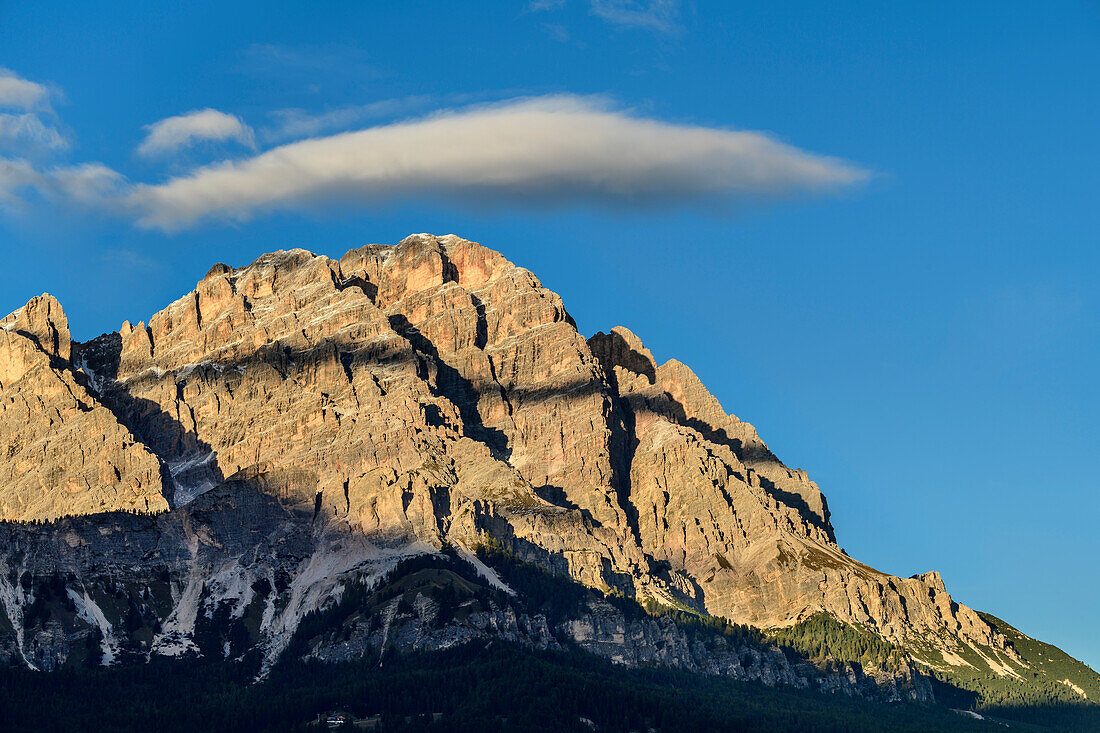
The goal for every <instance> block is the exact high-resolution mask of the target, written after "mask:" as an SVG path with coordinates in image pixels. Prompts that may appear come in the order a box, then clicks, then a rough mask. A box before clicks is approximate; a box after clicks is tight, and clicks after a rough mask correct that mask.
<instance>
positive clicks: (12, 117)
mask: <svg viewBox="0 0 1100 733" xmlns="http://www.w3.org/2000/svg"><path fill="white" fill-rule="evenodd" d="M0 147H3V148H16V147H17V148H22V149H24V150H25V149H26V148H28V147H30V148H33V149H36V150H44V151H54V150H64V149H65V148H67V147H69V141H68V140H66V139H65V136H64V135H62V134H61V133H60V132H59V131H58V130H57V128H56V127H53V126H51V125H48V124H46V123H44V122H43V121H42V119H41V118H40V117H39V116H38V115H36V114H33V113H31V112H23V113H21V114H7V113H0Z"/></svg>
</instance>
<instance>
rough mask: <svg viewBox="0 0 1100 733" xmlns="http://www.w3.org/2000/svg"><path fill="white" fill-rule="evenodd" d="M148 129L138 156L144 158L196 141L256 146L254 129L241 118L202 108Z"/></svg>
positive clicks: (158, 123)
mask: <svg viewBox="0 0 1100 733" xmlns="http://www.w3.org/2000/svg"><path fill="white" fill-rule="evenodd" d="M145 129H146V130H148V135H146V137H145V140H143V141H142V143H141V145H139V146H138V149H137V152H138V154H139V155H144V156H153V155H160V154H164V153H169V152H172V151H174V150H178V149H179V148H182V147H187V146H189V145H194V144H195V143H197V142H224V141H229V140H235V141H237V142H239V143H241V144H242V145H246V146H248V147H250V148H253V149H254V148H255V147H256V143H255V139H254V136H253V134H252V128H250V127H249V126H248V125H246V124H244V123H243V122H242V121H241V120H240V118H239V117H236V116H234V115H231V114H226V113H225V112H219V111H218V110H216V109H199V110H195V111H193V112H188V113H187V114H183V115H179V116H177V117H169V118H167V119H164V120H161V121H160V122H156V123H153V124H152V125H148V126H146V128H145Z"/></svg>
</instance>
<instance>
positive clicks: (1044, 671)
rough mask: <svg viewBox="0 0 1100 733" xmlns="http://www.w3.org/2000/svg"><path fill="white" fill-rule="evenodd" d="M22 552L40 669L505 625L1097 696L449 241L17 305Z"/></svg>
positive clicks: (19, 597) (500, 263) (534, 642)
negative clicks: (846, 525) (107, 324)
mask: <svg viewBox="0 0 1100 733" xmlns="http://www.w3.org/2000/svg"><path fill="white" fill-rule="evenodd" d="M0 538H2V545H0V547H2V548H3V549H2V550H0V603H2V605H3V610H4V613H3V614H0V661H3V662H5V663H6V664H8V665H11V666H13V667H26V668H31V669H36V670H56V669H68V668H84V667H89V666H93V667H94V666H96V665H115V666H126V665H129V664H136V663H146V662H149V663H151V662H156V661H157V660H159V659H160V658H162V657H169V658H172V657H185V658H188V659H191V660H194V659H204V660H213V659H218V660H227V661H228V662H232V663H234V664H238V665H241V666H242V668H247V669H249V670H250V672H249V674H252V675H255V676H256V677H258V678H267V677H269V676H270V675H271V674H272V671H273V670H276V669H277V668H278V666H279V665H280V664H282V663H289V662H301V661H302V660H314V661H318V660H320V661H323V662H328V663H332V664H342V663H353V662H355V661H357V660H364V659H370V660H376V663H382V661H384V660H385V659H387V658H395V659H396V658H400V657H401V656H402V655H404V654H412V653H419V652H426V651H435V652H440V653H442V650H453V649H457V648H460V647H463V646H464V645H467V644H468V643H469V642H474V641H479V640H480V641H486V640H499V641H504V642H507V643H510V644H514V645H518V647H519V648H523V649H528V650H532V651H545V652H547V653H552V654H553V653H559V652H562V653H564V652H566V651H570V650H581V651H583V652H585V653H589V654H593V655H596V656H598V657H602V658H604V659H608V660H612V661H613V662H616V663H619V664H621V665H625V666H627V667H648V666H652V665H667V666H671V667H674V668H679V669H682V670H686V671H688V672H695V673H705V674H708V675H722V676H726V677H731V678H734V679H736V680H755V681H759V682H763V683H765V684H767V685H773V686H774V685H780V686H790V687H794V688H814V689H816V690H818V691H843V692H845V693H847V695H848V696H856V697H860V698H866V699H869V700H887V701H889V700H894V701H898V700H908V701H914V702H922V701H923V702H928V701H931V700H933V699H934V698H937V697H940V698H944V699H948V698H950V699H951V700H953V701H956V702H955V704H957V705H958V706H960V707H968V708H972V707H977V708H983V707H984V708H991V707H997V709H1001V708H1005V709H1008V708H1011V706H1012V705H1013V704H1015V703H1016V702H1019V703H1020V704H1024V703H1026V704H1029V705H1037V704H1044V705H1045V704H1054V703H1059V704H1073V705H1075V706H1078V707H1080V706H1084V708H1089V709H1091V708H1092V704H1093V703H1094V701H1095V700H1096V699H1097V698H1098V697H1100V677H1098V676H1097V674H1096V673H1095V672H1093V671H1092V670H1091V669H1089V668H1088V667H1086V666H1085V665H1083V664H1081V663H1079V662H1075V661H1074V660H1072V659H1071V658H1069V657H1068V656H1066V655H1064V654H1062V653H1061V652H1059V651H1058V650H1053V647H1048V646H1046V645H1042V644H1040V643H1039V642H1034V641H1033V640H1030V639H1028V637H1026V636H1024V635H1023V634H1021V633H1020V632H1019V631H1017V630H1016V629H1014V628H1013V627H1011V626H1009V625H1007V624H1005V623H1004V622H1001V621H999V620H998V619H996V618H994V617H992V616H988V615H985V614H981V613H979V612H977V611H975V610H972V609H970V608H968V607H967V606H964V605H962V604H960V603H958V602H956V601H955V600H954V599H953V598H952V596H951V595H950V594H949V593H948V592H947V589H946V588H945V586H944V583H943V580H942V579H941V578H940V576H939V574H938V573H935V572H929V573H925V574H922V575H919V576H915V577H912V578H901V577H897V576H893V575H889V574H887V573H883V572H880V571H878V570H875V569H874V568H872V567H870V566H868V565H865V564H863V563H860V562H858V561H857V560H855V559H853V558H850V557H849V556H848V555H847V554H846V553H845V552H844V551H843V550H841V548H840V547H839V546H838V544H837V541H836V537H835V532H834V529H833V526H832V524H831V522H830V514H829V508H828V504H827V502H826V500H825V497H824V495H823V494H822V493H821V491H820V489H819V488H818V486H817V485H816V484H815V483H814V482H813V481H811V480H810V479H809V478H808V476H807V475H806V473H805V472H804V471H801V470H798V469H792V468H789V467H788V466H786V465H785V464H784V463H783V462H782V461H780V460H779V458H777V457H776V456H775V455H774V454H773V453H772V452H771V451H770V450H769V449H768V447H767V445H766V444H765V443H764V442H763V441H762V440H761V439H760V437H759V436H758V434H757V432H756V430H755V428H754V427H753V426H752V425H750V424H748V423H746V422H743V421H741V420H739V419H738V418H737V417H734V416H733V415H730V414H727V413H726V412H725V411H724V409H723V408H722V406H721V405H720V404H719V403H718V401H717V400H716V399H715V398H714V397H713V396H712V395H711V394H710V393H709V392H708V391H707V390H706V388H705V387H704V386H703V385H702V383H701V382H700V381H699V379H698V378H697V377H696V376H695V374H694V373H693V372H692V371H691V370H690V369H689V368H688V367H687V366H685V365H684V364H681V363H680V362H677V361H669V362H666V363H665V364H660V365H659V364H657V363H656V361H655V360H654V358H653V356H652V354H651V353H650V352H649V351H648V350H647V349H646V348H645V346H644V345H643V343H642V342H641V340H640V339H639V338H638V337H637V336H635V335H634V334H633V333H632V332H631V331H629V330H627V329H625V328H622V327H619V328H613V329H610V330H609V331H608V332H607V333H597V334H596V335H594V336H592V337H591V338H588V339H585V338H584V337H583V336H581V335H580V334H579V333H578V332H577V329H576V325H575V323H574V322H573V320H572V318H571V317H570V316H569V314H568V312H567V311H566V309H565V306H564V304H563V303H562V300H561V298H560V297H559V296H558V295H556V294H555V293H553V292H551V291H549V290H547V289H545V288H543V287H542V285H541V283H540V282H539V280H538V279H537V278H536V277H535V276H534V275H533V274H532V273H530V272H529V271H527V270H525V269H523V268H521V267H517V266H515V265H513V264H512V263H511V262H509V261H508V260H507V259H505V258H504V257H503V256H502V255H500V254H498V253H496V252H494V251H492V250H489V249H487V248H485V247H482V246H481V245H479V244H476V243H473V242H469V241H466V240H463V239H460V238H458V237H455V236H452V235H448V236H443V237H436V236H432V235H427V234H420V235H414V236H410V237H408V238H406V239H405V240H403V241H401V242H400V243H399V244H397V245H393V246H386V245H367V246H365V247H362V248H359V249H355V250H352V251H350V252H348V253H347V254H345V255H344V256H343V257H342V258H340V259H339V260H333V259H329V258H327V257H323V256H318V255H314V254H312V253H310V252H307V251H304V250H301V249H294V250H290V251H279V252H274V253H271V254H267V255H264V256H262V257H260V258H259V259H257V260H256V261H255V262H253V263H252V264H250V265H248V266H246V267H241V268H232V267H229V266H227V265H223V264H218V265H215V266H214V267H213V268H211V269H210V271H209V272H208V273H207V275H206V276H205V277H204V278H203V279H202V281H201V282H199V283H198V284H197V285H196V287H195V289H194V290H193V291H191V292H190V293H188V294H186V295H184V296H183V297H182V298H180V299H179V300H177V301H175V302H174V303H172V304H170V305H169V306H168V307H167V308H165V309H164V310H162V311H160V312H159V313H156V314H155V315H153V316H152V317H150V318H149V321H148V323H147V324H146V323H144V322H142V323H138V324H137V325H136V326H135V325H131V324H129V323H124V324H123V325H122V327H121V328H120V329H119V331H117V332H114V333H109V334H105V335H103V336H100V337H98V338H96V339H93V340H91V341H89V342H86V343H74V342H71V340H70V334H69V328H68V324H67V321H66V318H65V315H64V313H63V311H62V308H61V305H60V304H59V303H58V302H57V301H56V300H55V299H54V298H52V297H50V296H48V295H43V296H40V297H38V298H34V299H32V300H31V301H30V302H29V303H27V304H26V305H25V306H24V307H22V308H20V309H19V310H17V311H15V312H14V313H12V314H11V315H9V316H7V317H6V318H4V319H3V320H0ZM1051 650H1053V651H1054V652H1057V654H1058V655H1061V656H1059V657H1058V659H1059V660H1060V661H1059V662H1058V664H1056V665H1053V666H1051V665H1052V662H1051V659H1052V656H1051V655H1052V652H1051ZM288 660H289V661H288ZM158 663H159V662H158ZM181 663H182V662H181ZM1063 675H1064V677H1063ZM1055 678H1057V679H1055ZM1052 690H1053V691H1056V694H1055V693H1054V692H1051V691H1052ZM998 706H999V707H998Z"/></svg>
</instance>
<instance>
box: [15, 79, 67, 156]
mask: <svg viewBox="0 0 1100 733" xmlns="http://www.w3.org/2000/svg"><path fill="white" fill-rule="evenodd" d="M55 95H56V92H55V91H54V90H52V89H51V88H50V87H48V86H46V85H45V84H39V83H38V82H33V81H29V80H27V79H24V78H23V77H21V76H19V75H18V74H16V73H15V72H14V71H12V70H11V69H5V68H2V67H0V110H11V111H0V150H5V149H6V150H15V151H18V152H19V153H20V154H21V155H40V154H49V153H53V152H56V151H58V150H63V149H65V148H67V147H69V141H68V139H67V138H66V136H65V135H63V134H62V133H61V131H60V130H59V129H58V127H57V115H56V114H55V113H54V111H53V107H52V106H51V105H50V98H51V97H53V96H55Z"/></svg>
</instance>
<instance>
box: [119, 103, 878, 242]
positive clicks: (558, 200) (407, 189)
mask: <svg viewBox="0 0 1100 733" xmlns="http://www.w3.org/2000/svg"><path fill="white" fill-rule="evenodd" d="M866 177H867V173H866V172H865V171H863V170H861V169H860V168H858V167H856V166H854V165H852V164H849V163H846V162H844V161H841V160H837V159H834V158H828V157H823V156H818V155H814V154H811V153H807V152H804V151H801V150H798V149H797V148H794V147H791V146H789V145H785V144H783V143H780V142H777V141H776V140H774V139H773V138H771V137H769V136H768V135H766V134H762V133H756V132H743V131H734V130H724V129H715V128H706V127H698V126H690V125H677V124H671V123H666V122H661V121H657V120H652V119H645V118H640V117H637V116H635V115H633V114H631V113H630V112H628V111H623V110H617V109H614V108H612V107H610V106H609V105H607V104H606V103H605V102H602V101H600V100H594V99H592V98H583V97H574V96H553V97H542V98H533V99H522V100H515V101H512V102H509V103H504V104H498V105H493V106H481V107H474V108H467V109H464V110H460V111H455V112H448V113H441V114H437V115H434V116H431V117H428V118H426V119H422V120H418V121H413V122H403V123H397V124H391V125H383V126H379V127H374V128H369V129H366V130H361V131H358V132H350V133H343V134H339V135H333V136H331V137H326V138H318V139H314V140H306V141H301V142H296V143H290V144H287V145H283V146H281V147H277V148H274V149H272V150H269V151H267V152H265V153H263V154H261V155H258V156H256V157H253V158H250V159H247V160H243V161H238V162H229V163H223V164H219V165H214V166H208V167H205V168H201V169H199V170H197V171H195V172H194V173H191V174H189V175H186V176H181V177H178V178H174V179H171V180H169V181H167V182H165V183H163V184H158V185H143V186H138V187H136V188H135V189H134V190H133V191H132V192H131V194H130V196H129V203H130V205H131V208H132V210H134V211H136V212H139V214H138V221H139V223H140V224H141V225H142V226H146V227H156V228H161V229H168V230H171V229H180V228H185V227H188V226H192V225H194V224H196V223H198V222H200V221H203V220H210V219H214V220H217V219H221V220H236V221H242V220H247V219H249V218H251V217H253V216H255V215H257V214H260V213H263V212H269V211H274V210H287V209H301V208H304V207H312V206H316V205H322V204H328V203H345V204H352V205H363V206H372V205H378V204H380V203H383V202H385V201H388V200H391V199H393V198H395V197H410V196H418V197H436V198H445V199H449V200H452V201H458V202H466V203H475V204H478V205H487V204H488V205H492V204H506V203H507V204H525V205H538V206H545V205H588V206H600V205H613V206H629V205H632V204H644V205H646V206H652V205H654V204H658V205H659V204H673V203H692V202H696V203H698V202H728V201H735V200H738V199H745V198H756V197H761V196H782V195H786V194H792V193H797V192H801V191H815V190H823V189H831V188H836V187H842V186H846V185H850V184H853V183H856V182H858V181H861V180H863V179H864V178H866Z"/></svg>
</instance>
